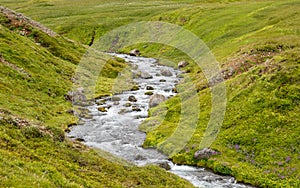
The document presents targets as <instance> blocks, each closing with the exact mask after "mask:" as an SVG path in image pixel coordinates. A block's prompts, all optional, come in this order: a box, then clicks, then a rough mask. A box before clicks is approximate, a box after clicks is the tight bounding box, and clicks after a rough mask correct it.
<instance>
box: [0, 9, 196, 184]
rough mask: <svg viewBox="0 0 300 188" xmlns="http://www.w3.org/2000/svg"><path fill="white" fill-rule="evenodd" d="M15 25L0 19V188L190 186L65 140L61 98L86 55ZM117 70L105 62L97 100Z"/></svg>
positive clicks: (68, 118)
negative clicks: (114, 161) (121, 162)
mask: <svg viewBox="0 0 300 188" xmlns="http://www.w3.org/2000/svg"><path fill="white" fill-rule="evenodd" d="M21 20H22V19H16V18H15V17H14V16H13V15H11V16H9V17H7V16H6V15H4V14H2V13H0V24H1V25H0V36H1V37H0V44H1V45H0V91H1V92H0V187H103V186H109V187H124V186H128V187H129V186H137V187H145V186H148V185H153V186H158V187H159V186H170V185H177V186H186V187H189V186H191V185H190V184H189V183H188V182H186V181H184V180H181V179H179V178H178V177H177V176H175V175H173V174H170V173H167V172H166V171H165V170H162V169H160V168H159V167H156V166H148V167H144V168H138V167H134V166H128V165H127V166H123V165H121V164H119V163H118V164H117V163H113V162H111V161H110V160H107V159H106V158H107V156H108V157H109V155H107V154H105V155H104V153H103V152H102V151H96V150H91V149H90V148H87V147H85V146H83V145H82V144H81V143H79V142H77V141H70V140H68V139H66V138H65V132H64V130H65V129H67V127H68V125H71V124H74V123H75V122H76V119H75V117H74V116H73V115H72V114H70V112H71V111H70V110H71V109H72V105H71V103H70V102H68V101H67V100H66V99H65V98H64V95H65V94H67V92H68V91H69V90H70V89H71V86H72V79H73V76H74V72H75V68H76V66H77V64H78V63H79V61H80V58H81V56H82V54H83V53H84V52H85V50H86V49H85V47H84V46H82V45H80V44H76V43H74V42H70V41H69V40H66V39H65V38H64V37H61V36H56V37H52V36H49V35H48V34H47V33H44V32H42V31H41V30H39V29H37V28H36V27H33V26H32V25H30V24H28V23H27V22H23V21H21ZM125 66H126V65H125V64H124V62H123V61H121V60H119V59H111V60H109V62H108V63H107V64H106V67H105V68H104V69H103V72H102V73H103V74H102V77H100V78H99V79H100V80H102V81H105V85H101V86H99V87H98V91H97V94H98V95H104V94H109V92H110V90H111V86H112V84H113V81H114V77H115V75H117V74H116V73H117V72H119V71H121V70H122V69H123V68H124V67H125ZM99 153H101V154H100V155H101V156H106V158H103V157H100V155H99Z"/></svg>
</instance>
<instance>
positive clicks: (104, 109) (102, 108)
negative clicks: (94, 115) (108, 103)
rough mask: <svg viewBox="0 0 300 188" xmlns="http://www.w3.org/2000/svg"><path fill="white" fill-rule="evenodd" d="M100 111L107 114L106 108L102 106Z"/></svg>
mask: <svg viewBox="0 0 300 188" xmlns="http://www.w3.org/2000/svg"><path fill="white" fill-rule="evenodd" d="M98 110H99V111H100V112H107V110H106V108H105V107H102V106H101V107H99V108H98Z"/></svg>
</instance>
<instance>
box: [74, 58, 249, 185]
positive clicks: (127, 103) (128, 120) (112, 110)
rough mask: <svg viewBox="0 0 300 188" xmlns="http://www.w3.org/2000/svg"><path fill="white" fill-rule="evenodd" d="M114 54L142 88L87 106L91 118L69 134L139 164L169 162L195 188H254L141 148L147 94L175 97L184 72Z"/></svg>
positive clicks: (169, 165)
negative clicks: (180, 163) (179, 163)
mask: <svg viewBox="0 0 300 188" xmlns="http://www.w3.org/2000/svg"><path fill="white" fill-rule="evenodd" d="M112 55H114V56H117V57H120V58H123V59H125V61H126V62H128V63H129V64H130V66H131V67H134V69H133V71H134V73H133V74H136V75H138V76H137V77H136V78H134V81H135V82H136V83H137V84H138V86H139V89H138V90H135V91H126V92H123V93H121V94H116V95H114V96H112V97H104V98H102V99H99V100H98V101H97V102H96V103H97V104H94V105H91V106H87V107H85V108H86V109H88V110H89V112H90V115H91V117H92V118H87V119H84V118H83V119H81V120H82V122H83V123H82V124H81V125H78V126H74V127H71V131H70V132H69V133H68V136H69V137H71V138H80V139H82V140H84V143H85V144H86V145H88V146H91V147H95V148H99V149H102V150H104V151H107V152H109V153H111V154H113V155H115V156H117V157H120V158H123V159H125V160H127V161H129V162H131V163H134V164H136V165H138V166H143V165H147V164H160V165H167V166H168V167H169V168H170V170H168V171H169V172H171V173H174V174H176V175H178V176H180V177H182V178H184V179H186V180H188V181H190V182H191V183H192V184H193V185H194V186H195V187H208V188H216V187H228V188H229V187H232V188H242V187H251V186H248V185H244V184H239V183H236V181H235V179H234V178H233V177H229V176H220V175H217V174H214V173H212V172H210V171H207V170H205V169H204V168H198V167H192V166H186V165H175V164H173V163H172V162H171V161H168V157H167V156H166V155H164V154H162V153H160V152H159V151H157V150H155V149H144V148H142V147H141V145H142V144H143V142H144V140H145V137H146V135H145V133H143V132H140V131H139V130H138V127H139V125H140V124H141V123H142V122H143V121H144V120H145V119H146V118H147V116H148V109H149V99H150V95H145V93H146V92H153V94H162V95H164V96H165V97H166V98H169V97H172V96H174V95H175V93H173V92H172V89H173V88H174V87H175V85H176V83H178V82H179V81H180V78H178V75H179V74H180V73H181V72H180V71H179V70H176V69H173V68H171V67H166V66H161V65H159V64H158V62H157V60H156V59H153V58H144V57H135V56H129V55H124V54H112ZM161 70H165V71H166V72H167V73H165V74H164V75H165V76H164V75H162V74H160V73H161ZM170 73H171V74H172V75H171V74H170ZM99 107H100V108H99Z"/></svg>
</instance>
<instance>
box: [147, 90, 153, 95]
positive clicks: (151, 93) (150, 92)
mask: <svg viewBox="0 0 300 188" xmlns="http://www.w3.org/2000/svg"><path fill="white" fill-rule="evenodd" d="M145 95H153V92H152V91H147V92H145Z"/></svg>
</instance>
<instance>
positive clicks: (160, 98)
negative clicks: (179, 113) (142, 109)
mask: <svg viewBox="0 0 300 188" xmlns="http://www.w3.org/2000/svg"><path fill="white" fill-rule="evenodd" d="M165 100H166V97H165V96H164V95H161V94H155V95H151V97H150V101H149V107H150V108H151V107H155V106H157V105H159V104H160V103H161V102H164V101H165Z"/></svg>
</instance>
